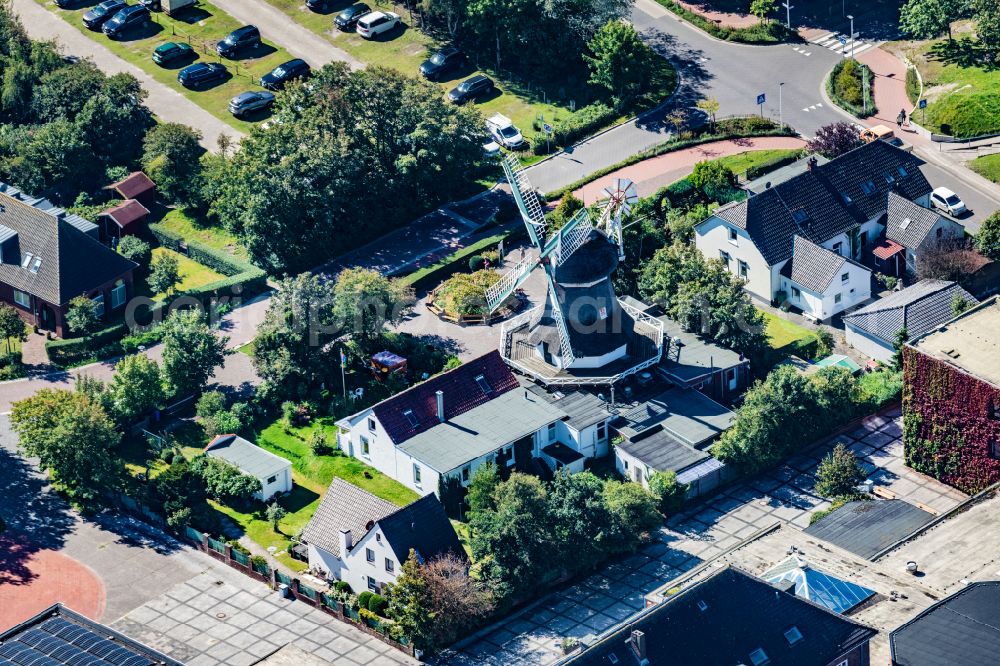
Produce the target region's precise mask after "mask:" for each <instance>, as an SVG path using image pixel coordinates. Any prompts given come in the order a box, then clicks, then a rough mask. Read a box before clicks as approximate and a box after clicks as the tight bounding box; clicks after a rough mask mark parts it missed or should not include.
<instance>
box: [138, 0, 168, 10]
mask: <svg viewBox="0 0 1000 666" xmlns="http://www.w3.org/2000/svg"><path fill="white" fill-rule="evenodd" d="M139 4H140V5H142V6H143V7H145V8H146V9H148V10H149V11H151V12H158V11H160V10H161V9H163V6H162V5H161V4H160V0H139Z"/></svg>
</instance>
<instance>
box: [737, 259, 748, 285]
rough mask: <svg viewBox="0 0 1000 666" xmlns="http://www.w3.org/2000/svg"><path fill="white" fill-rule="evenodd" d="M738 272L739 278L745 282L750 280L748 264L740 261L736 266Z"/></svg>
mask: <svg viewBox="0 0 1000 666" xmlns="http://www.w3.org/2000/svg"><path fill="white" fill-rule="evenodd" d="M738 266H739V270H740V277H741V278H744V279H746V280H749V279H750V264H748V263H747V262H745V261H743V260H742V259H740V262H739V264H738Z"/></svg>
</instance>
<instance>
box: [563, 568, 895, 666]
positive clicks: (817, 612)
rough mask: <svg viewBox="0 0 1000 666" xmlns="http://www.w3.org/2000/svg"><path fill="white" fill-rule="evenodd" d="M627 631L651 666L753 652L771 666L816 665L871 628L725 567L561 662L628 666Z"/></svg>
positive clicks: (723, 663)
mask: <svg viewBox="0 0 1000 666" xmlns="http://www.w3.org/2000/svg"><path fill="white" fill-rule="evenodd" d="M702 608H704V610H702ZM792 627H795V628H797V629H798V631H799V633H800V634H801V635H802V638H801V640H798V641H797V642H795V644H794V645H789V642H788V639H787V638H785V632H786V631H787V630H789V629H791V628H792ZM633 630H639V631H642V632H643V633H644V634H645V640H646V657H647V659H648V660H649V663H650V664H652V665H654V666H655V665H660V664H678V665H683V666H695V665H697V666H702V665H704V666H732V665H733V664H751V663H753V662H752V661H751V659H750V654H751V653H752V652H754V651H755V650H758V649H760V650H762V651H763V652H764V654H765V655H766V656H767V659H768V661H767V663H768V664H769V665H770V666H809V665H819V666H821V665H823V664H829V663H831V662H833V661H834V660H835V659H836V658H838V657H840V656H842V655H844V654H846V653H848V652H850V651H851V650H853V649H855V648H857V647H858V646H859V645H863V644H865V643H867V642H868V641H869V640H870V639H871V638H872V636H874V635H875V634H876V631H875V630H874V629H871V628H870V627H866V626H865V625H862V624H858V623H856V622H853V621H851V620H849V619H847V618H845V617H843V616H841V615H838V614H836V613H833V612H831V611H829V610H827V609H826V608H823V607H821V606H819V605H817V604H814V603H812V602H810V601H806V600H804V599H801V598H799V597H796V596H795V595H794V594H790V593H788V592H783V591H780V590H778V589H777V588H775V587H772V586H771V585H769V584H768V583H766V582H764V581H762V580H760V579H759V578H756V577H755V576H751V575H750V574H748V573H745V572H743V571H740V570H739V569H735V568H732V567H727V568H725V569H721V570H719V571H718V572H717V573H714V574H712V575H711V576H710V577H708V578H706V579H705V580H704V581H702V582H700V583H698V584H697V585H693V586H691V587H690V588H688V589H686V590H683V591H682V592H680V593H679V594H677V595H675V596H674V597H672V598H670V599H668V600H667V601H665V602H663V603H661V604H658V605H656V606H652V607H650V608H648V609H646V610H645V611H644V612H642V613H641V614H640V615H638V616H637V617H636V618H634V619H633V620H632V621H630V622H628V623H627V624H625V625H623V626H621V627H620V628H618V629H617V630H615V631H613V632H609V633H608V634H605V635H604V636H603V637H602V638H601V639H600V640H599V641H597V642H596V643H594V644H593V645H592V646H591V647H589V648H587V649H585V650H584V651H583V652H581V653H579V654H578V655H575V656H572V657H569V658H567V659H566V660H564V661H563V662H562V663H563V664H573V665H574V666H611V665H612V664H615V663H617V664H619V665H634V664H636V663H638V661H637V659H636V657H635V653H634V652H632V648H631V646H630V644H629V642H628V641H629V637H630V636H631V633H632V631H633ZM612 655H614V658H612Z"/></svg>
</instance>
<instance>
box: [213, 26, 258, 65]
mask: <svg viewBox="0 0 1000 666" xmlns="http://www.w3.org/2000/svg"><path fill="white" fill-rule="evenodd" d="M258 46H260V30H258V29H257V26H255V25H245V26H243V27H242V28H236V30H233V31H232V32H231V33H229V34H228V35H226V36H225V38H223V40H222V41H221V42H219V43H218V44H216V45H215V50H216V51H218V52H219V55H220V56H222V57H223V58H232V57H233V56H235V55H236V54H237V53H239V52H240V51H242V50H243V49H255V48H257V47H258Z"/></svg>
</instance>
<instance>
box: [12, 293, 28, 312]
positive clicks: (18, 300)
mask: <svg viewBox="0 0 1000 666" xmlns="http://www.w3.org/2000/svg"><path fill="white" fill-rule="evenodd" d="M22 299H23V300H22ZM14 302H15V303H16V304H17V305H19V306H21V307H22V308H24V309H25V310H30V309H31V294H29V293H28V292H26V291H21V290H19V289H15V290H14Z"/></svg>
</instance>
